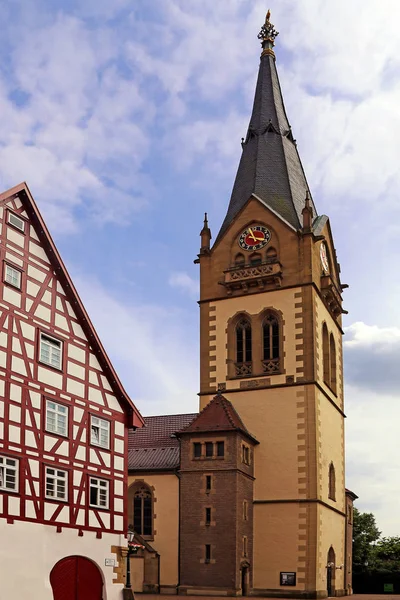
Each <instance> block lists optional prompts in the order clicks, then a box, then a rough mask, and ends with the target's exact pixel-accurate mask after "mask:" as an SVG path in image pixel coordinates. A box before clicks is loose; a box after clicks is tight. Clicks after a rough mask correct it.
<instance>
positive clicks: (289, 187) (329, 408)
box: [182, 14, 351, 598]
mask: <svg viewBox="0 0 400 600" xmlns="http://www.w3.org/2000/svg"><path fill="white" fill-rule="evenodd" d="M276 35H277V32H276V31H275V29H274V27H273V25H272V24H271V22H270V20H269V14H268V15H267V19H266V22H265V25H264V26H263V28H262V30H261V32H260V34H259V38H260V39H261V43H262V48H263V51H262V54H261V61H260V68H259V75H258V80H257V86H256V92H255V99H254V106H253V112H252V116H251V119H250V125H249V129H248V132H247V135H246V138H245V139H244V140H243V142H242V147H243V152H242V157H241V160H240V164H239V168H238V172H237V176H236V180H235V183H234V187H233V191H232V196H231V201H230V204H229V207H228V211H227V214H226V217H225V220H224V222H223V224H222V227H221V230H220V231H219V233H218V235H217V238H216V241H215V243H214V245H213V246H212V247H210V239H211V232H210V230H209V228H208V222H207V221H205V225H204V228H203V230H202V243H201V250H200V254H199V259H198V262H199V264H200V409H201V410H203V409H204V408H205V407H206V406H207V405H208V404H209V403H210V402H211V401H212V399H213V398H214V396H215V394H216V392H217V390H220V391H221V392H222V394H223V396H224V397H225V398H226V399H228V400H229V401H230V402H231V403H232V405H233V407H234V409H235V410H236V411H237V413H238V415H239V416H240V418H241V419H242V421H243V423H244V425H245V426H246V428H247V431H249V432H250V433H251V435H252V436H254V438H255V439H256V440H257V441H258V445H256V446H255V447H254V466H253V468H254V484H253V494H254V497H253V507H252V510H251V511H249V514H251V518H252V521H253V522H252V527H253V536H252V537H253V544H252V550H251V551H249V555H248V557H247V562H248V571H249V575H248V581H249V583H250V587H251V589H249V590H248V592H249V593H251V594H252V595H260V596H263V595H264V596H268V595H274V596H286V597H303V598H323V597H326V596H328V595H344V594H345V593H346V589H345V588H346V586H347V587H349V582H348V581H346V582H345V578H344V577H345V573H348V569H347V565H346V552H345V544H346V504H345V473H344V416H345V415H344V412H343V410H344V408H343V370H342V328H341V325H342V313H343V312H344V311H343V309H342V297H341V294H342V290H343V288H344V287H345V286H343V285H342V284H341V282H340V275H339V273H340V268H339V264H338V262H337V258H336V252H335V248H334V243H333V238H332V233H331V229H330V224H329V219H328V217H326V216H324V215H318V214H317V211H316V208H315V205H314V202H313V199H312V196H311V193H310V190H309V187H308V184H307V181H306V178H305V174H304V171H303V168H302V165H301V162H300V158H299V155H298V152H297V146H296V142H295V140H294V138H293V134H292V130H291V127H290V125H289V122H288V119H287V116H286V112H285V108H284V104H283V99H282V94H281V89H280V84H279V80H278V75H277V71H276V65H275V55H274V52H273V46H274V40H275V37H276ZM191 443H193V440H192V441H191ZM190 451H191V450H190ZM183 454H184V452H183V446H182V455H183ZM196 468H197V467H196ZM193 477H196V476H195V475H193ZM219 543H222V541H220V540H219V539H217V540H216V541H215V548H214V550H213V552H214V555H215V556H218V544H219ZM347 554H348V553H347ZM212 566H213V565H210V567H212ZM202 568H203V567H202ZM350 584H351V582H350ZM211 587H212V586H211ZM214 587H215V588H218V585H216V586H214ZM224 587H226V586H224ZM239 588H240V586H239V585H236V593H238V594H239V593H240V589H239Z"/></svg>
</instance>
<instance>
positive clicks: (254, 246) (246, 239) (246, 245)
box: [239, 225, 271, 250]
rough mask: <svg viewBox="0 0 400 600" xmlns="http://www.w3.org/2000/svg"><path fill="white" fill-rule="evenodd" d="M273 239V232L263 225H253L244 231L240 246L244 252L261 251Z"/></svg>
mask: <svg viewBox="0 0 400 600" xmlns="http://www.w3.org/2000/svg"><path fill="white" fill-rule="evenodd" d="M270 239H271V232H270V231H269V229H267V228H266V227H264V226H263V225H252V226H251V227H248V228H247V229H245V230H244V231H243V233H241V234H240V237H239V246H240V247H241V248H243V250H260V248H263V247H264V246H266V245H267V244H268V242H269V240H270Z"/></svg>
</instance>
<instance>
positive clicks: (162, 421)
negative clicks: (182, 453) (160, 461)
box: [128, 413, 197, 450]
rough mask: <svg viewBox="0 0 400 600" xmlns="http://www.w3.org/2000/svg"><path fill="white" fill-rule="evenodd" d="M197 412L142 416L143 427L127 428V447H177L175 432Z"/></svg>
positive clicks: (184, 425) (186, 423)
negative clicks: (134, 429)
mask: <svg viewBox="0 0 400 600" xmlns="http://www.w3.org/2000/svg"><path fill="white" fill-rule="evenodd" d="M195 417H197V413H189V414H183V415H161V416H159V417H144V427H141V428H140V429H136V431H133V430H129V438H128V449H129V450H130V449H133V448H136V449H138V448H160V447H174V446H175V447H179V442H178V440H177V439H176V437H175V435H174V434H175V432H176V431H180V430H181V429H183V428H184V427H187V426H188V425H189V424H190V423H191V422H192V421H193V419H194V418H195Z"/></svg>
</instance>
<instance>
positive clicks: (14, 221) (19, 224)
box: [8, 211, 25, 232]
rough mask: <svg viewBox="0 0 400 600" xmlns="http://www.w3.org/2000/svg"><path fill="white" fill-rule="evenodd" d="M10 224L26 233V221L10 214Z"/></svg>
mask: <svg viewBox="0 0 400 600" xmlns="http://www.w3.org/2000/svg"><path fill="white" fill-rule="evenodd" d="M8 222H9V223H10V225H13V227H16V228H17V229H19V230H20V231H22V232H24V231H25V221H24V220H23V219H21V218H20V217H18V216H17V215H16V214H14V213H12V212H10V211H9V212H8Z"/></svg>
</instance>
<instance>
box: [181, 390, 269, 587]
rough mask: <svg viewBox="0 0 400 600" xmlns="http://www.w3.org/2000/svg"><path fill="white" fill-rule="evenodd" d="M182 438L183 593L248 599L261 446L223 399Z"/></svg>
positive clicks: (217, 398) (207, 409)
mask: <svg viewBox="0 0 400 600" xmlns="http://www.w3.org/2000/svg"><path fill="white" fill-rule="evenodd" d="M177 436H178V437H179V439H180V443H181V468H180V514H181V515H183V518H182V519H181V526H180V574H181V575H180V587H179V593H180V594H187V595H190V594H193V593H196V594H201V593H203V594H208V595H210V594H218V595H228V596H237V595H241V594H243V595H247V593H248V591H249V590H250V589H251V587H252V581H251V576H252V558H251V557H252V555H253V474H254V447H255V445H256V444H258V442H257V440H256V439H255V438H254V437H253V436H252V435H251V434H250V433H249V432H248V430H247V428H246V426H245V425H244V423H243V421H242V420H241V418H240V417H239V415H238V414H237V412H236V410H235V409H234V408H233V406H232V404H231V403H230V402H229V400H227V399H226V398H224V397H223V396H222V395H221V394H220V393H218V395H217V396H215V397H214V398H213V400H212V401H211V402H210V403H209V404H208V405H207V406H206V407H205V409H204V410H203V411H202V412H201V413H200V414H199V415H198V416H197V417H196V418H195V419H194V421H192V423H191V424H190V425H189V426H188V427H186V429H184V430H183V431H181V432H179V433H178V434H177Z"/></svg>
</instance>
